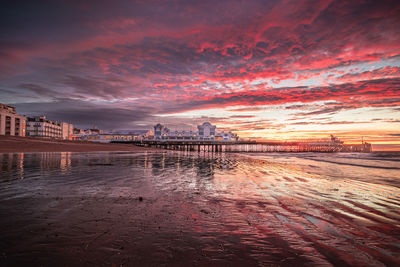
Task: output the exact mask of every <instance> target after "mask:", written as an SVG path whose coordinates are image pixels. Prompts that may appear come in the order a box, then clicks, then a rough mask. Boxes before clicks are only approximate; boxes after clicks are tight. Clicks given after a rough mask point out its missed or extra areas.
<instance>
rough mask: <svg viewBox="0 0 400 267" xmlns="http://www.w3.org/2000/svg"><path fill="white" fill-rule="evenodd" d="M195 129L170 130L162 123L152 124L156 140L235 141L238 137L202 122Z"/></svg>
mask: <svg viewBox="0 0 400 267" xmlns="http://www.w3.org/2000/svg"><path fill="white" fill-rule="evenodd" d="M197 129H198V130H197V131H193V130H175V131H171V130H170V129H168V128H167V127H165V126H164V125H162V124H160V123H157V124H156V125H155V126H154V140H157V141H237V140H238V139H239V137H238V136H237V134H235V133H232V132H224V131H222V132H217V126H215V125H212V124H211V123H209V122H204V123H203V124H202V125H198V126H197Z"/></svg>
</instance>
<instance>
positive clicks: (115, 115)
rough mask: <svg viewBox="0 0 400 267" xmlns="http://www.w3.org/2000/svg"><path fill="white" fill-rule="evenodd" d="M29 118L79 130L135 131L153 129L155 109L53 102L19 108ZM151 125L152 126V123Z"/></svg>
mask: <svg viewBox="0 0 400 267" xmlns="http://www.w3.org/2000/svg"><path fill="white" fill-rule="evenodd" d="M16 108H17V110H18V112H19V113H21V114H25V115H26V116H41V115H46V116H47V117H48V118H49V119H51V120H57V121H66V122H70V123H73V124H74V126H76V127H83V128H85V127H90V126H97V127H101V128H102V129H121V128H133V127H135V125H136V124H138V123H148V126H150V125H151V120H152V116H153V115H152V109H151V108H148V107H143V106H137V105H132V106H127V107H125V108H116V107H115V106H111V105H104V104H101V103H92V102H87V101H81V100H69V99H58V100H57V101H54V102H44V103H24V104H17V105H16ZM149 121H150V123H149Z"/></svg>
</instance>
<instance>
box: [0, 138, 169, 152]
mask: <svg viewBox="0 0 400 267" xmlns="http://www.w3.org/2000/svg"><path fill="white" fill-rule="evenodd" d="M101 151H108V152H118V151H120V152H144V151H155V152H156V151H164V150H163V149H159V148H152V147H139V146H134V145H127V144H118V143H94V142H89V141H71V140H55V139H41V138H33V137H19V136H0V153H21V152H101Z"/></svg>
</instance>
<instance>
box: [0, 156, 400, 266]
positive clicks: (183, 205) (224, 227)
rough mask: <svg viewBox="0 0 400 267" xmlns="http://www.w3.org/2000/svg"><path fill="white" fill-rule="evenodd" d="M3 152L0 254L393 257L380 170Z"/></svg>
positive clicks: (43, 261)
mask: <svg viewBox="0 0 400 267" xmlns="http://www.w3.org/2000/svg"><path fill="white" fill-rule="evenodd" d="M0 162H1V176H0V177H1V179H0V181H1V182H0V201H1V203H2V205H0V228H1V229H2V232H4V233H5V234H4V235H3V237H2V239H1V242H0V252H1V253H2V255H3V256H2V257H1V258H0V264H2V263H4V264H8V265H16V264H27V263H29V264H33V265H53V264H57V265H59V263H60V261H61V260H62V262H63V263H64V264H66V265H73V264H79V265H111V264H116V265H120V264H123V265H160V264H161V265H164V264H172V265H205V264H211V265H218V266H219V265H224V266H226V265H284V266H285V265H287V266H292V265H294V264H300V265H310V264H312V265H317V264H318V265H329V264H334V265H371V266H380V265H381V266H383V265H396V264H399V263H400V262H399V256H400V253H399V252H398V251H400V245H399V236H400V235H399V234H400V214H399V212H398V210H399V207H400V190H399V188H398V187H396V186H393V184H391V183H387V184H382V180H381V179H380V180H379V181H380V183H379V184H375V183H374V181H369V182H366V181H363V180H358V179H355V178H354V179H353V178H348V177H346V176H345V175H343V177H341V178H337V177H333V176H330V175H328V174H325V175H323V174H322V173H323V172H321V170H318V172H310V171H309V170H307V171H305V170H304V168H303V167H302V166H301V165H298V164H295V161H292V163H287V162H277V161H274V160H272V159H268V160H265V159H260V158H254V157H241V156H237V155H226V154H213V153H197V152H195V153H193V152H165V153H134V154H132V153H27V154H0ZM321 166H322V165H321ZM329 168H330V170H331V169H332V168H333V167H332V166H329ZM388 171H389V170H388ZM390 171H392V170H390ZM326 173H328V172H326ZM390 174H391V175H392V173H390ZM360 175H362V174H360ZM382 175H384V173H383V174H382ZM21 177H22V178H23V180H21V179H22V178H21ZM21 236H23V238H22V239H21Z"/></svg>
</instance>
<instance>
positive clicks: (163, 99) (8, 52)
mask: <svg viewBox="0 0 400 267" xmlns="http://www.w3.org/2000/svg"><path fill="white" fill-rule="evenodd" d="M0 16H1V20H0V102H1V103H5V104H10V105H13V106H15V107H16V108H17V112H18V113H21V114H25V115H28V116H35V115H46V116H47V117H48V118H49V119H53V120H59V121H67V122H70V123H73V124H74V125H75V126H76V127H81V128H88V127H92V126H97V127H99V128H101V129H104V130H118V129H124V130H126V129H148V128H150V127H152V126H153V125H154V124H156V123H158V122H160V123H162V124H165V125H166V126H168V127H169V128H170V129H195V127H196V125H198V124H200V123H202V122H204V121H209V122H211V123H213V124H216V125H217V127H218V129H220V130H232V131H234V132H236V133H237V134H238V135H239V136H240V137H242V138H252V139H263V140H277V139H279V140H282V139H285V140H290V139H299V138H302V139H303V138H323V137H327V136H328V135H329V134H331V133H332V134H335V135H337V136H339V137H340V138H342V139H343V140H345V141H347V142H360V140H361V138H362V137H364V139H365V140H367V141H369V142H372V143H373V144H374V146H375V148H378V149H379V150H382V149H386V150H400V2H399V1H385V0H379V1H376V0H372V1H356V0H353V1H335V0H329V1H325V0H316V1H309V0H306V1H298V0H293V1H276V0H243V1H235V0H232V1H228V0H218V1H215V0H212V1H211V0H202V1H198V0H179V1H178V0H171V1H156V0H136V1H120V0H113V1H102V0H96V1H85V0H84V1H82V0H79V1H78V0H76V1H55V0H51V1H40V0H39V1H2V8H1V9H0Z"/></svg>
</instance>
